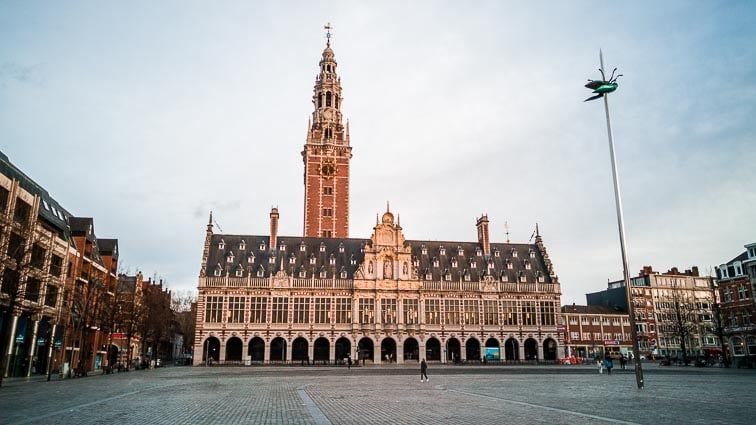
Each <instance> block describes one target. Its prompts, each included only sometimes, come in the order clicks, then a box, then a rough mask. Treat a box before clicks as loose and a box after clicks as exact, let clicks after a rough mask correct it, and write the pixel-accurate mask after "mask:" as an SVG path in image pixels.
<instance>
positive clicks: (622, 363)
mask: <svg viewBox="0 0 756 425" xmlns="http://www.w3.org/2000/svg"><path fill="white" fill-rule="evenodd" d="M626 363H627V359H626V358H625V356H622V357H620V366H621V367H622V369H624V368H625V364H626Z"/></svg>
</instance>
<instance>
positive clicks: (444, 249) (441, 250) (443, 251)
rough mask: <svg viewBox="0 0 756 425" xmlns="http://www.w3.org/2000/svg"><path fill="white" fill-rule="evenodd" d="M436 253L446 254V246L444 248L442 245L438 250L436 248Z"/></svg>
mask: <svg viewBox="0 0 756 425" xmlns="http://www.w3.org/2000/svg"><path fill="white" fill-rule="evenodd" d="M438 254H439V255H446V248H444V247H443V246H442V247H441V249H439V250H438Z"/></svg>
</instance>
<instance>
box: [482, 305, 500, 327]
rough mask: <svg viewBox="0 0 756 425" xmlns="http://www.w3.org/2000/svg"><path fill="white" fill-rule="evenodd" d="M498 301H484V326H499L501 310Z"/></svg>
mask: <svg viewBox="0 0 756 425" xmlns="http://www.w3.org/2000/svg"><path fill="white" fill-rule="evenodd" d="M497 304H498V301H497V300H483V324H484V325H492V326H496V325H498V324H499V310H498V305H497Z"/></svg>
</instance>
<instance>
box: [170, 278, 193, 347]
mask: <svg viewBox="0 0 756 425" xmlns="http://www.w3.org/2000/svg"><path fill="white" fill-rule="evenodd" d="M171 310H173V316H174V318H175V320H176V322H177V323H178V327H179V330H180V332H181V334H182V335H183V343H184V350H185V351H186V349H187V348H191V347H194V328H195V323H196V317H195V316H196V315H197V295H196V294H195V293H194V291H190V290H187V291H174V292H173V294H172V298H171Z"/></svg>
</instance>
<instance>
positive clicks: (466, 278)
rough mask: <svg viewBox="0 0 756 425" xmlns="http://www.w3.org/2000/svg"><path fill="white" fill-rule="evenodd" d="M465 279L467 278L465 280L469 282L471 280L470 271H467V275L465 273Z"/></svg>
mask: <svg viewBox="0 0 756 425" xmlns="http://www.w3.org/2000/svg"><path fill="white" fill-rule="evenodd" d="M463 279H464V280H465V282H469V281H470V273H469V272H465V275H464V278H463Z"/></svg>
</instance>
